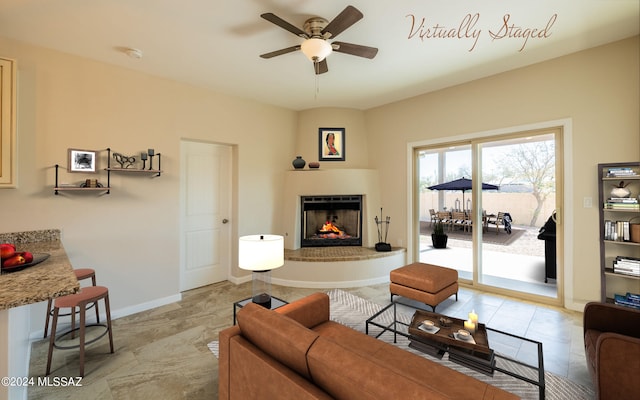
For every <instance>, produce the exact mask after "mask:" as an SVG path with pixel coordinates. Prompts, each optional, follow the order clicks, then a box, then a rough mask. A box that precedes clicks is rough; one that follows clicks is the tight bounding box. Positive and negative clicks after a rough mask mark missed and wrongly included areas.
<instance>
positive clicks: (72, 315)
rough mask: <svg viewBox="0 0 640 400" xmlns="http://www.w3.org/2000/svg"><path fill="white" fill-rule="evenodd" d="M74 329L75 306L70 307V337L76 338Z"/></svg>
mask: <svg viewBox="0 0 640 400" xmlns="http://www.w3.org/2000/svg"><path fill="white" fill-rule="evenodd" d="M74 329H76V308H75V307H71V339H75V338H76V333H75V331H74Z"/></svg>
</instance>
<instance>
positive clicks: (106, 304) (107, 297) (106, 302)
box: [104, 294, 113, 353]
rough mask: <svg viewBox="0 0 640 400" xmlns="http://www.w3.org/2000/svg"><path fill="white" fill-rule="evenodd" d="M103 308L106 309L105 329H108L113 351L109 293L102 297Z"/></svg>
mask: <svg viewBox="0 0 640 400" xmlns="http://www.w3.org/2000/svg"><path fill="white" fill-rule="evenodd" d="M104 308H105V310H106V311H107V329H109V345H110V346H111V352H112V353H113V334H112V333H111V308H110V307H109V294H107V295H106V296H105V297H104Z"/></svg>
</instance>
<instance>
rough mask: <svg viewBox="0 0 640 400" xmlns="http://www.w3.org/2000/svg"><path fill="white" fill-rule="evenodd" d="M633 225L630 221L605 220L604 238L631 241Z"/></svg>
mask: <svg viewBox="0 0 640 400" xmlns="http://www.w3.org/2000/svg"><path fill="white" fill-rule="evenodd" d="M630 229H631V227H630V223H629V221H612V220H608V219H607V220H605V221H604V240H613V241H617V242H630V241H631V230H630Z"/></svg>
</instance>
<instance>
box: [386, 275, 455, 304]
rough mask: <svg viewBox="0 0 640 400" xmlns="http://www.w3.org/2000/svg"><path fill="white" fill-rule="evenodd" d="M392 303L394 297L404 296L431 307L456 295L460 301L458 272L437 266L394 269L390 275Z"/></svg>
mask: <svg viewBox="0 0 640 400" xmlns="http://www.w3.org/2000/svg"><path fill="white" fill-rule="evenodd" d="M390 279H391V283H390V284H389V291H390V292H391V301H392V302H393V296H394V295H397V296H402V297H406V298H408V299H411V300H416V301H419V302H421V303H424V304H426V305H428V306H431V308H432V309H433V311H434V312H435V311H436V306H437V305H438V304H440V303H442V302H443V301H444V300H446V299H447V298H449V297H450V296H451V295H452V294H455V295H456V301H458V271H456V270H455V269H451V268H445V267H439V266H437V265H431V264H424V263H413V264H409V265H405V266H404V267H400V268H398V269H394V270H393V271H391V273H390Z"/></svg>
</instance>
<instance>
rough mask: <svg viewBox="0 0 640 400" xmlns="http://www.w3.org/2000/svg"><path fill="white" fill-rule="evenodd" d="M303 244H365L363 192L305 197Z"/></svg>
mask: <svg viewBox="0 0 640 400" xmlns="http://www.w3.org/2000/svg"><path fill="white" fill-rule="evenodd" d="M301 201H302V207H301V208H300V209H301V211H302V224H301V227H302V229H301V230H300V231H301V235H302V237H301V241H300V246H301V247H318V246H362V195H338V196H302V197H301Z"/></svg>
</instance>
